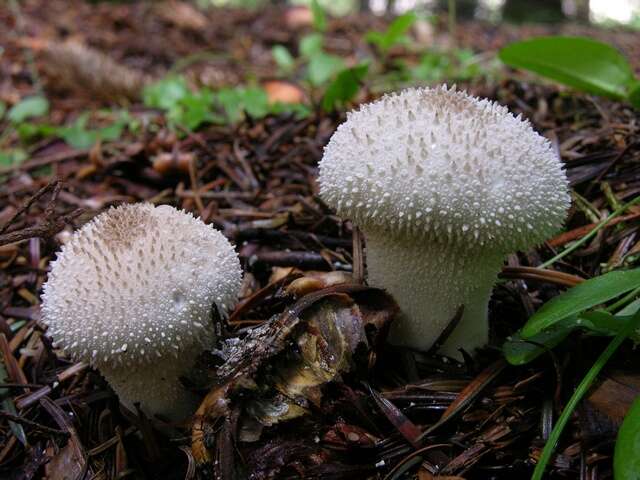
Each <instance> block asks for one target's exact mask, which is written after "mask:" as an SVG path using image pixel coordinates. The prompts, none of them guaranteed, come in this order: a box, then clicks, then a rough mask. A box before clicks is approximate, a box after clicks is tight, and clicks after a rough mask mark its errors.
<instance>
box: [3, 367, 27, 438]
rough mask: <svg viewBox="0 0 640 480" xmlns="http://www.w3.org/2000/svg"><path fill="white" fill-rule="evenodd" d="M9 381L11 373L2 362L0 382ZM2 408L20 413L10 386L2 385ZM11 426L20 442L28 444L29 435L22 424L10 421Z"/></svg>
mask: <svg viewBox="0 0 640 480" xmlns="http://www.w3.org/2000/svg"><path fill="white" fill-rule="evenodd" d="M9 381H10V378H9V374H8V373H7V369H6V368H5V366H4V363H3V362H0V383H8V382H9ZM0 410H1V411H3V412H7V413H8V414H10V415H14V416H17V415H18V412H17V411H16V406H15V405H14V403H13V398H11V392H10V390H9V389H8V388H1V387H0ZM9 428H10V429H11V431H12V432H13V434H14V435H15V437H16V438H17V439H18V440H19V441H20V443H21V444H22V445H25V446H26V445H27V436H26V434H25V433H24V429H23V428H22V425H20V424H19V423H16V422H12V421H9Z"/></svg>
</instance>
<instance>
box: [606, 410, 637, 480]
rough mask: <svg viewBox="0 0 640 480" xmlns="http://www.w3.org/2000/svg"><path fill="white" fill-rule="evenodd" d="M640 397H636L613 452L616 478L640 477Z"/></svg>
mask: <svg viewBox="0 0 640 480" xmlns="http://www.w3.org/2000/svg"><path fill="white" fill-rule="evenodd" d="M639 449H640V397H638V398H636V399H635V401H634V402H633V404H632V405H631V408H630V409H629V411H628V412H627V415H626V416H625V418H624V421H623V422H622V425H621V426H620V430H619V431H618V438H617V439H616V448H615V451H614V453H613V476H614V478H615V479H616V480H638V479H640V455H638V450H639Z"/></svg>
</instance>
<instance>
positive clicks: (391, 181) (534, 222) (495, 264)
mask: <svg viewBox="0 0 640 480" xmlns="http://www.w3.org/2000/svg"><path fill="white" fill-rule="evenodd" d="M319 184H320V195H321V197H322V198H323V199H324V200H325V201H326V202H327V204H329V205H330V206H331V207H333V208H335V210H336V211H337V213H338V214H339V215H341V216H343V217H346V218H350V219H352V220H353V222H354V223H355V224H356V225H358V226H359V227H360V228H361V229H362V231H363V232H364V234H365V237H366V241H367V249H366V253H367V266H368V272H369V277H368V278H369V283H370V284H372V285H376V286H380V287H384V288H386V289H387V290H389V291H390V293H391V294H392V295H393V296H394V297H395V298H396V300H397V301H398V304H399V305H400V307H401V309H402V311H403V318H401V319H400V321H399V322H395V324H394V325H393V327H392V331H391V340H392V341H393V342H395V343H400V344H404V345H407V346H411V347H414V348H420V349H428V348H429V347H431V346H432V345H433V343H434V342H435V341H436V340H437V338H438V337H439V336H440V334H441V333H442V332H443V330H444V329H445V328H446V327H447V325H448V324H449V322H450V321H451V320H452V319H453V318H454V317H455V314H456V311H457V310H458V308H459V307H460V306H461V305H464V314H463V316H462V318H461V320H460V322H459V324H458V326H457V328H456V329H455V330H454V331H453V333H452V334H451V335H450V336H449V338H448V340H447V342H446V343H445V345H444V347H443V349H442V351H443V353H445V354H448V355H453V356H459V352H458V349H459V348H460V347H463V348H464V349H465V350H467V351H468V352H471V351H472V350H473V349H474V348H476V347H478V346H481V345H484V344H485V343H487V341H488V321H487V310H488V309H487V307H488V302H489V298H490V296H491V290H492V287H493V284H494V283H495V279H496V275H497V273H498V271H499V270H500V268H501V265H502V262H503V260H504V257H505V255H506V254H507V253H509V252H514V251H516V250H524V249H527V248H530V247H531V246H534V245H536V244H538V243H540V242H542V241H543V240H544V239H546V238H548V236H549V235H551V234H553V232H554V231H556V230H557V229H558V228H559V227H560V226H561V225H562V222H563V221H564V218H565V215H566V211H567V208H568V207H569V204H570V197H569V194H568V184H567V178H566V175H565V173H564V171H563V169H562V165H561V163H560V161H559V159H558V157H557V156H556V154H555V153H554V151H553V149H552V147H551V145H550V143H549V141H548V140H546V139H545V138H543V137H542V136H540V135H539V134H537V133H536V132H535V131H534V130H533V129H532V127H531V125H530V124H529V122H528V121H523V120H522V119H521V117H520V116H519V115H518V116H517V117H515V116H514V115H512V114H511V113H509V111H508V110H507V108H505V107H503V106H500V105H498V104H496V103H493V102H491V101H489V100H486V99H479V98H475V97H472V96H470V95H468V94H467V93H466V92H460V91H455V88H452V89H450V90H447V88H446V86H445V87H442V88H436V89H428V88H426V89H409V90H405V91H403V92H401V93H399V94H392V95H387V96H385V97H383V98H382V99H380V100H378V101H376V102H373V103H370V104H367V105H363V106H362V107H361V108H360V109H359V110H358V111H354V112H351V113H350V114H349V115H348V116H347V121H346V122H344V123H343V124H342V125H340V126H339V127H338V129H337V131H336V132H335V133H334V135H333V136H332V137H331V140H330V141H329V144H328V145H327V146H326V148H325V151H324V156H323V158H322V161H321V162H320V175H319Z"/></svg>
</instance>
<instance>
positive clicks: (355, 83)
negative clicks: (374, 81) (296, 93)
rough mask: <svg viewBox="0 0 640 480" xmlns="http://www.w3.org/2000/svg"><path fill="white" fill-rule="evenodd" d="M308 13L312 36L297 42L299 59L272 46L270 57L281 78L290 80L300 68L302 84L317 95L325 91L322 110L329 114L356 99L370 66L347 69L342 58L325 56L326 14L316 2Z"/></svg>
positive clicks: (361, 65) (284, 50) (285, 49)
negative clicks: (284, 77) (305, 84)
mask: <svg viewBox="0 0 640 480" xmlns="http://www.w3.org/2000/svg"><path fill="white" fill-rule="evenodd" d="M311 11H312V13H313V26H314V29H315V32H313V33H310V34H308V35H305V36H304V37H302V38H301V39H300V42H299V44H298V53H299V56H298V58H295V57H294V56H293V55H292V54H291V52H290V51H289V50H288V49H287V48H286V47H285V46H284V45H275V46H274V47H273V48H272V49H271V53H272V55H273V60H274V61H275V63H276V65H277V66H278V71H279V73H280V74H281V75H286V76H291V75H293V74H294V73H295V71H296V70H297V69H298V68H300V69H301V70H302V71H303V80H304V81H305V82H306V83H307V84H308V85H310V86H311V87H313V88H315V89H318V90H319V91H320V92H322V91H323V90H324V93H323V95H322V100H321V105H322V108H323V109H324V110H326V111H331V110H333V109H335V108H337V107H340V106H343V105H345V104H346V103H348V102H349V101H350V100H352V99H353V98H354V97H355V96H356V95H357V93H358V91H359V89H360V84H361V83H362V81H363V79H364V77H365V76H366V74H367V72H368V70H369V63H368V62H361V63H359V64H357V65H355V66H352V67H348V66H347V65H346V63H345V61H344V60H343V59H342V58H341V57H339V56H337V55H333V54H331V53H328V52H327V51H326V50H325V49H324V42H325V37H324V32H325V30H326V27H327V18H326V14H325V12H324V10H323V9H322V7H321V6H320V5H319V3H318V2H317V1H316V0H314V1H313V2H311Z"/></svg>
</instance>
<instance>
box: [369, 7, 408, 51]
mask: <svg viewBox="0 0 640 480" xmlns="http://www.w3.org/2000/svg"><path fill="white" fill-rule="evenodd" d="M417 18H418V17H417V16H416V14H415V13H413V12H408V13H405V14H404V15H400V16H399V17H397V18H396V19H395V20H394V21H393V22H391V24H390V25H389V27H387V29H386V30H385V31H384V32H376V31H370V32H367V33H366V35H365V39H366V40H367V42H369V43H371V44H372V45H375V46H376V47H377V48H378V49H379V50H380V52H381V53H382V54H383V55H386V54H387V52H388V51H389V49H390V48H391V47H393V46H395V45H398V44H406V43H408V38H407V36H406V35H405V34H406V33H407V31H408V30H409V29H410V28H411V25H413V24H414V22H415V21H416V20H417Z"/></svg>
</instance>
